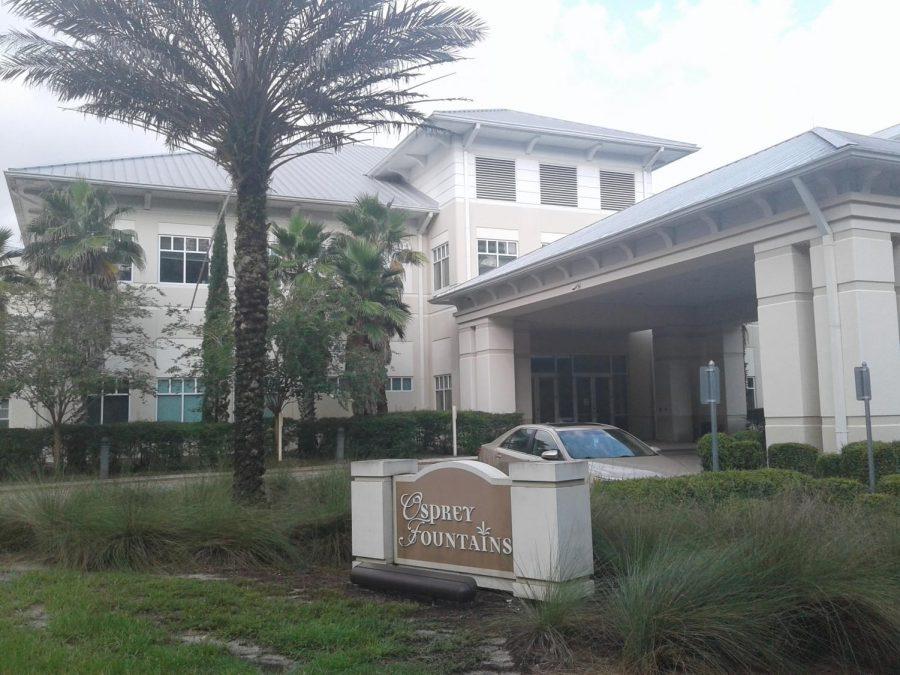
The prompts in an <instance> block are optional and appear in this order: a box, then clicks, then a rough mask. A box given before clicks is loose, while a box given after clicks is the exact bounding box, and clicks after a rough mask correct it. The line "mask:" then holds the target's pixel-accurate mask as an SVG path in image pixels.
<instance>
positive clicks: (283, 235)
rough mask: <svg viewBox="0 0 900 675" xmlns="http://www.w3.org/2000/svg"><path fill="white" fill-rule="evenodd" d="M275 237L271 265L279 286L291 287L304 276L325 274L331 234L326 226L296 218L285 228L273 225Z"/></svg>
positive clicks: (299, 217) (301, 217)
mask: <svg viewBox="0 0 900 675" xmlns="http://www.w3.org/2000/svg"><path fill="white" fill-rule="evenodd" d="M272 234H273V236H274V242H273V243H272V245H271V247H270V253H271V257H270V259H269V260H270V262H269V264H270V266H271V268H272V276H273V278H274V279H275V281H276V282H277V283H279V284H284V285H289V284H291V283H293V282H294V281H295V280H296V279H297V278H298V277H300V276H301V275H305V274H310V273H314V272H315V273H321V272H323V271H325V268H326V267H327V262H326V251H327V243H328V238H329V234H328V233H327V232H325V226H324V225H323V224H321V223H314V222H312V221H310V220H307V219H306V218H304V217H303V216H294V217H293V218H291V220H290V221H289V222H288V224H287V226H285V227H281V226H280V225H273V226H272Z"/></svg>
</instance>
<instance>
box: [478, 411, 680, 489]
mask: <svg viewBox="0 0 900 675" xmlns="http://www.w3.org/2000/svg"><path fill="white" fill-rule="evenodd" d="M478 459H480V460H481V461H482V462H485V463H487V464H490V465H491V466H495V467H497V468H498V469H500V470H501V471H503V472H506V473H508V471H509V465H510V464H512V463H514V462H571V461H575V460H582V459H583V460H587V461H588V463H589V467H590V472H591V476H592V477H593V478H594V480H623V479H626V478H651V477H668V476H685V475H688V474H691V473H696V471H695V470H694V469H693V468H692V467H690V466H686V465H683V464H681V463H680V462H678V461H676V460H675V459H672V458H669V457H665V456H663V455H662V454H660V451H659V450H658V449H657V448H654V447H651V446H649V445H647V444H646V443H644V442H643V441H641V440H640V439H638V438H636V437H635V436H632V435H631V434H629V433H628V432H627V431H623V430H622V429H619V428H618V427H614V426H611V425H608V424H524V425H522V426H518V427H515V428H514V429H510V430H509V431H507V432H506V433H505V434H503V435H502V436H500V437H499V438H497V439H495V440H494V441H492V442H490V443H485V444H484V445H482V446H481V448H480V449H479V450H478Z"/></svg>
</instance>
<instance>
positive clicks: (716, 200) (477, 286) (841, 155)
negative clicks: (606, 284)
mask: <svg viewBox="0 0 900 675" xmlns="http://www.w3.org/2000/svg"><path fill="white" fill-rule="evenodd" d="M851 156H852V157H859V158H861V159H878V160H888V161H891V162H894V163H900V157H897V155H893V154H884V153H879V152H874V151H871V150H860V149H859V148H858V147H857V146H855V145H848V146H845V147H844V148H842V149H840V150H836V151H835V153H834V154H832V155H830V156H828V157H826V158H823V159H821V160H819V161H817V162H813V163H811V164H806V165H804V166H802V167H800V168H798V169H794V170H792V171H787V172H784V173H781V174H777V175H775V176H772V177H770V178H767V179H765V180H763V181H759V182H757V183H753V184H751V185H748V186H746V187H744V188H740V189H738V190H734V191H732V192H728V193H725V194H723V195H719V196H717V197H713V198H712V199H708V200H706V201H704V202H701V203H700V204H694V205H692V206H689V207H685V208H683V209H679V210H677V211H672V212H670V213H667V214H665V215H664V216H660V217H659V218H655V219H653V220H650V221H647V222H645V223H642V224H641V225H638V226H637V227H634V228H631V229H628V230H625V231H624V232H617V233H616V234H613V235H610V236H609V237H604V238H602V239H598V240H596V241H592V242H589V243H587V244H583V245H581V246H579V247H578V248H575V249H572V250H571V251H566V252H565V253H563V254H560V255H559V256H555V257H553V258H548V259H547V260H542V261H541V262H540V263H537V264H536V265H535V266H534V267H529V268H527V271H526V270H518V271H516V272H512V273H510V274H508V275H501V276H497V277H493V278H490V279H484V280H483V281H479V279H478V277H475V278H474V279H472V280H471V282H472V283H466V284H463V285H460V286H459V287H457V288H451V289H448V291H447V292H446V293H444V294H440V295H435V296H433V297H432V298H431V300H430V302H432V303H433V304H436V305H453V304H455V301H456V300H457V299H459V298H461V297H465V296H468V295H471V293H472V292H474V291H477V290H482V289H484V288H487V287H489V286H492V285H494V284H506V283H509V281H510V280H511V279H513V278H515V277H516V276H518V275H526V274H529V273H533V272H534V271H535V270H544V269H546V268H548V267H550V268H552V267H554V266H556V265H559V264H561V263H564V262H567V261H569V260H570V259H572V258H574V257H576V256H579V255H581V254H583V253H584V252H585V251H588V250H590V249H592V248H594V247H596V246H602V245H607V244H614V243H616V242H618V241H620V240H623V239H626V238H628V237H631V236H634V235H635V234H638V233H642V232H646V231H648V230H652V229H654V228H656V227H658V226H660V225H663V224H665V223H666V222H667V221H670V220H673V219H677V218H683V217H684V216H687V215H691V214H692V213H697V212H699V211H703V210H705V209H708V208H710V207H715V206H718V205H720V204H722V203H723V202H726V201H730V200H732V199H735V198H740V197H742V196H746V195H748V194H751V193H753V192H757V191H759V190H763V189H765V188H767V187H770V186H772V185H775V184H778V183H783V182H784V181H786V180H790V179H792V178H794V177H797V176H802V175H804V174H806V173H809V172H812V171H818V170H820V169H823V168H826V167H828V166H830V165H832V164H836V163H838V162H840V161H842V160H844V159H847V157H851ZM600 222H602V221H600Z"/></svg>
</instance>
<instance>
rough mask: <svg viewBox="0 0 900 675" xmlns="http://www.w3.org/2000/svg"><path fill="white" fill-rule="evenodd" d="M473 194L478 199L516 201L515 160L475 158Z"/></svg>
mask: <svg viewBox="0 0 900 675" xmlns="http://www.w3.org/2000/svg"><path fill="white" fill-rule="evenodd" d="M475 194H476V196H477V197H478V198H479V199H501V200H503V201H506V202H514V201H516V162H515V160H513V159H494V158H491V157H476V158H475Z"/></svg>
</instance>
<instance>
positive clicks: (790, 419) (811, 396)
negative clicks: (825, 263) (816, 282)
mask: <svg viewBox="0 0 900 675" xmlns="http://www.w3.org/2000/svg"><path fill="white" fill-rule="evenodd" d="M755 255H756V298H757V303H758V316H759V344H760V353H761V354H762V364H761V365H762V368H761V372H762V381H763V388H764V389H765V392H766V401H765V414H766V440H767V442H768V443H770V444H771V443H785V442H789V441H794V442H800V443H809V444H811V445H815V446H816V447H820V448H821V447H822V420H821V410H820V407H819V372H818V364H817V356H816V327H815V320H814V312H813V289H812V278H811V271H810V260H809V253H808V252H807V251H805V250H803V249H801V248H798V247H794V246H782V247H778V248H774V249H768V250H767V249H761V248H760V247H757V248H756V250H755Z"/></svg>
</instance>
